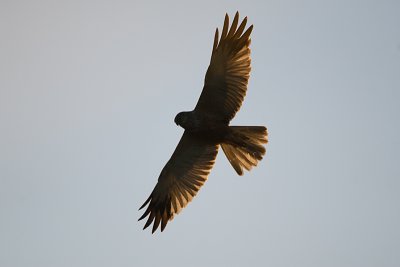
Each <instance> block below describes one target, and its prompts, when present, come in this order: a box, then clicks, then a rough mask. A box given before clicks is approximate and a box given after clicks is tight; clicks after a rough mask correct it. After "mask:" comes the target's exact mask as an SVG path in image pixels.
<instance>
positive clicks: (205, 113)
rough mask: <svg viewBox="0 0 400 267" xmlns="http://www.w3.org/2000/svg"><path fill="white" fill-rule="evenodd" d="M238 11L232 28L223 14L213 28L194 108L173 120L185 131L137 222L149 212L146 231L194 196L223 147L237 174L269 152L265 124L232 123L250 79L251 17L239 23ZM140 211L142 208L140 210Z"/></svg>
mask: <svg viewBox="0 0 400 267" xmlns="http://www.w3.org/2000/svg"><path fill="white" fill-rule="evenodd" d="M238 21H239V13H238V12H236V15H235V18H234V19H233V22H232V25H231V27H230V28H229V16H228V14H226V15H225V21H224V26H223V29H222V33H221V37H220V38H219V33H218V28H217V30H216V32H215V37H214V44H213V48H212V54H211V61H210V65H209V67H208V69H207V73H206V76H205V81H204V87H203V91H202V92H201V95H200V98H199V100H198V102H197V105H196V107H195V108H194V110H193V111H186V112H180V113H178V115H176V117H175V123H176V124H177V125H179V126H181V127H182V128H184V129H185V131H184V133H183V135H182V137H181V140H180V141H179V144H178V146H177V147H176V149H175V151H174V153H173V154H172V156H171V158H170V159H169V161H168V162H167V164H166V165H165V167H164V168H163V169H162V171H161V173H160V176H159V178H158V182H157V184H156V186H155V187H154V189H153V191H152V193H151V194H150V196H149V197H148V199H147V200H146V201H145V202H144V204H143V205H142V206H141V207H140V209H142V208H144V207H146V205H148V206H147V209H146V211H145V212H144V214H143V215H142V216H141V217H140V218H139V221H140V220H142V219H144V218H146V217H147V216H148V219H147V222H146V224H145V225H144V228H143V229H146V228H147V227H148V226H149V225H151V224H152V223H153V222H154V223H153V229H152V233H154V232H155V231H156V230H157V228H158V227H159V225H160V223H161V231H163V230H164V229H165V226H166V225H167V223H168V221H170V220H172V219H173V218H174V215H175V214H177V213H179V212H180V211H181V209H183V208H184V207H186V205H187V204H188V203H189V202H190V201H191V200H192V198H193V197H194V196H195V195H196V194H197V192H198V191H199V189H200V187H201V186H202V185H203V184H204V182H205V181H206V180H207V177H208V174H209V173H210V171H211V168H212V167H213V165H214V162H215V158H216V156H217V153H218V149H219V146H221V147H222V150H223V151H224V153H225V155H226V157H227V158H228V160H229V162H230V164H231V165H232V167H233V168H234V169H235V171H236V172H237V174H239V175H243V169H246V170H248V171H249V170H250V169H251V168H252V167H253V166H256V165H257V163H258V161H259V160H261V159H262V157H263V155H264V154H265V148H264V146H263V144H266V143H267V142H268V140H267V129H266V128H265V127H264V126H230V125H229V122H230V121H231V120H232V119H233V117H234V116H235V114H236V112H237V111H238V110H239V109H240V106H241V105H242V102H243V99H244V97H245V95H246V90H247V83H248V80H249V77H250V69H251V68H250V63H251V60H250V48H249V45H250V41H251V40H250V34H251V31H252V30H253V25H251V26H250V27H248V28H247V30H246V31H245V28H246V23H247V17H245V18H244V19H243V21H242V23H241V24H240V25H239V27H238ZM140 209H139V210H140Z"/></svg>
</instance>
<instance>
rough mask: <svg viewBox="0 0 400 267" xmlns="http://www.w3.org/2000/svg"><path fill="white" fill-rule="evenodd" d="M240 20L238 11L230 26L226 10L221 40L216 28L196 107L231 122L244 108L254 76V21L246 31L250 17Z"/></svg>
mask: <svg viewBox="0 0 400 267" xmlns="http://www.w3.org/2000/svg"><path fill="white" fill-rule="evenodd" d="M238 22H239V13H238V12H236V14H235V17H234V19H233V22H232V25H231V27H230V29H229V16H228V15H227V14H226V16H225V20H224V26H223V29H222V33H221V37H220V39H219V40H218V29H217V30H216V32H215V36H214V43H213V51H212V54H211V61H210V65H209V67H208V69H207V73H206V77H205V82H204V88H203V91H202V93H201V95H200V98H199V101H198V102H197V105H196V108H195V110H198V111H201V112H205V113H208V114H212V116H213V117H214V119H216V120H218V121H222V122H229V121H230V120H231V119H232V118H233V117H234V116H235V114H236V112H237V111H238V110H239V109H240V107H241V105H242V102H243V99H244V97H245V95H246V91H247V84H248V81H249V77H250V70H251V66H250V65H251V59H250V48H249V46H250V42H251V41H250V34H251V32H252V30H253V25H251V26H250V27H249V28H248V29H247V30H246V31H244V30H245V27H246V23H247V17H246V18H244V19H243V21H242V23H241V24H240V25H239V27H237V25H238ZM243 31H244V33H243Z"/></svg>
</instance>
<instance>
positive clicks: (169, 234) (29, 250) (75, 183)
mask: <svg viewBox="0 0 400 267" xmlns="http://www.w3.org/2000/svg"><path fill="white" fill-rule="evenodd" d="M236 10H238V11H239V12H240V15H241V18H242V17H243V16H248V18H249V23H250V24H254V30H253V33H252V45H251V49H252V73H251V78H250V83H249V88H248V94H247V97H246V99H245V102H244V105H243V107H242V109H241V110H240V112H239V113H238V115H237V116H236V118H235V119H234V120H233V122H232V124H234V125H265V126H267V127H268V131H269V141H270V142H269V144H268V146H267V154H266V157H265V158H264V160H263V161H262V162H261V163H260V164H259V166H258V167H257V168H255V169H253V170H252V171H251V172H249V173H246V174H245V175H244V176H243V177H239V176H237V175H236V173H235V171H234V170H233V168H232V167H231V166H230V165H229V162H228V161H227V160H226V158H225V156H224V155H223V153H220V154H219V155H218V158H217V162H216V164H215V167H214V169H213V171H212V172H211V175H210V176H209V180H208V181H207V182H206V184H205V186H204V187H203V188H202V189H201V190H200V192H199V194H198V195H197V197H196V198H195V199H194V200H193V201H192V202H191V203H190V204H189V205H188V207H187V208H185V209H184V210H183V211H182V212H181V213H180V214H179V215H178V216H176V217H175V219H174V220H173V221H172V222H170V223H169V224H168V226H167V228H166V230H165V231H164V232H163V233H160V232H159V231H157V233H155V234H154V235H151V232H150V231H149V230H147V231H142V227H143V224H144V223H143V222H137V219H138V218H139V217H140V215H141V212H139V211H138V210H137V209H138V207H139V206H140V205H141V204H142V203H143V201H144V200H146V198H147V197H148V195H149V194H150V192H151V190H152V189H153V187H154V185H155V184H156V181H157V178H158V175H159V173H160V171H161V169H162V168H163V166H164V164H165V163H166V162H167V160H168V159H169V157H170V156H171V154H172V152H173V150H174V148H175V146H176V144H177V142H178V140H179V138H180V136H181V134H182V132H183V131H182V129H181V128H179V127H177V126H176V125H175V124H174V122H173V119H174V117H175V115H176V113H178V112H179V111H182V110H191V109H192V108H193V107H194V105H195V103H196V101H197V99H198V97H199V95H200V92H201V89H202V86H203V79H204V74H205V71H206V68H207V66H208V63H209V59H210V55H211V48H212V42H213V36H214V31H215V28H216V27H222V24H223V19H224V15H225V12H228V13H229V14H230V15H231V16H233V15H234V13H235V12H236ZM399 14H400V2H399V1H352V0H350V1H349V0H346V1H344V0H339V1H317V0H314V1H311V0H307V1H285V0H283V1H282V0H279V1H205V0H204V1H197V2H189V1H181V2H178V1H158V2H154V1H153V2H151V1H142V2H139V1H6V0H2V1H1V2H0V38H1V40H0V216H1V217H0V266H4V267H14V266H15V267H26V266H30V267H32V266H38V267H47V266H48V267H50V266H51V267H54V266H56V267H59V266H66V267H67V266H68V267H69V266H75V267H81V266H82V267H83V266H96V267H102V266H175V267H180V266H185V267H187V266H194V267H196V266H287V267H292V266H304V267H312V266H316V267H317V266H318V267H320V266H340V267H343V266H352V267H353V266H360V267H361V266H362V267H368V266H371V267H372V266H374V267H375V266H383V267H389V266H400V253H399V251H400V227H399V225H400V152H399V151H400V141H399V140H400V139H399V136H400V16H399Z"/></svg>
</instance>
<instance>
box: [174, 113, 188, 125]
mask: <svg viewBox="0 0 400 267" xmlns="http://www.w3.org/2000/svg"><path fill="white" fill-rule="evenodd" d="M189 113H190V112H187V111H183V112H179V113H178V114H177V115H176V116H175V119H174V121H175V123H176V125H179V126H181V127H182V128H186V126H187V124H188V122H189V119H188V117H189Z"/></svg>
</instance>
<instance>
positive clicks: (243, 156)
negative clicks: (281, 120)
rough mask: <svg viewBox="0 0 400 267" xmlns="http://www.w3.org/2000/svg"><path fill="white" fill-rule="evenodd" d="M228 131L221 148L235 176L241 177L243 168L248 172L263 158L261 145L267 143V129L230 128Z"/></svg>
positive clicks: (263, 150)
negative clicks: (235, 173)
mask: <svg viewBox="0 0 400 267" xmlns="http://www.w3.org/2000/svg"><path fill="white" fill-rule="evenodd" d="M229 129H230V133H229V135H228V136H227V139H226V141H225V142H223V143H222V144H221V147H222V150H223V151H224V153H225V155H226V157H227V158H228V160H229V162H230V163H231V165H232V167H233V168H234V169H235V171H236V172H237V174H239V175H243V168H244V169H246V170H247V171H250V170H251V168H252V167H254V166H257V164H258V161H260V160H261V159H262V158H263V156H264V154H265V148H264V146H263V144H266V143H268V139H267V137H268V134H267V128H265V127H264V126H230V127H229Z"/></svg>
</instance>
